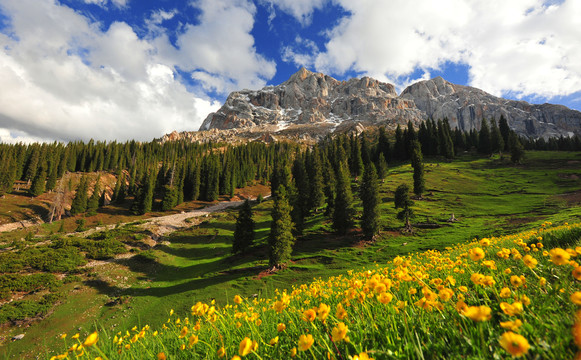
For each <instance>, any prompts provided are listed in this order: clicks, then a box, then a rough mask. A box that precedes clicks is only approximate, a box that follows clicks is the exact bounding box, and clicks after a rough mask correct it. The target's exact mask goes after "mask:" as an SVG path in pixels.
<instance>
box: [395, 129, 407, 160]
mask: <svg viewBox="0 0 581 360" xmlns="http://www.w3.org/2000/svg"><path fill="white" fill-rule="evenodd" d="M393 152H394V154H393V157H394V158H395V159H397V160H404V159H407V157H408V154H407V147H406V144H405V138H404V133H403V130H402V129H401V127H400V126H399V124H398V125H397V128H396V129H395V144H394V146H393Z"/></svg>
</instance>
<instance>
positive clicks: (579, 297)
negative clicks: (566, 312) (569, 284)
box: [571, 291, 581, 305]
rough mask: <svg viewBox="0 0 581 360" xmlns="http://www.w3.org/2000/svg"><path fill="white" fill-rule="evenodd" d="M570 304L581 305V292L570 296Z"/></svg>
mask: <svg viewBox="0 0 581 360" xmlns="http://www.w3.org/2000/svg"><path fill="white" fill-rule="evenodd" d="M571 302H572V303H573V304H575V305H581V291H575V292H574V293H573V294H571Z"/></svg>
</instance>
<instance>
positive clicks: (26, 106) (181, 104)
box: [0, 0, 581, 142]
mask: <svg viewBox="0 0 581 360" xmlns="http://www.w3.org/2000/svg"><path fill="white" fill-rule="evenodd" d="M580 18H581V1H579V0H560V1H559V0H552V1H543V0H511V1H506V0H488V1H478V0H439V1H433V0H389V1H381V0H375V1H374V0H367V1H352V0H256V1H249V0H192V1H176V0H159V1H145V0H61V1H56V0H0V79H1V80H2V86H0V141H3V142H8V141H10V142H14V141H21V140H22V141H32V140H45V141H46V140H62V141H68V140H77V139H82V140H88V139H90V138H94V139H99V140H121V141H123V140H127V139H137V140H145V141H148V140H151V139H152V138H155V137H160V136H161V135H163V134H164V133H168V132H171V131H173V130H178V131H183V130H197V129H198V127H199V125H200V124H201V122H202V121H203V120H204V118H205V117H206V116H207V115H208V113H209V112H211V111H215V110H216V109H217V108H219V106H220V105H221V104H222V103H223V101H224V100H225V99H226V97H227V95H228V94H229V93H230V92H231V91H235V90H239V89H243V88H251V89H259V88H261V87H263V86H265V85H276V84H279V83H281V82H283V81H285V80H287V79H288V78H289V77H290V76H291V75H292V74H293V73H294V72H296V71H297V70H298V69H299V68H300V67H302V66H304V67H306V68H308V69H310V70H312V71H319V72H323V73H326V74H328V75H331V76H333V77H335V78H337V79H339V80H343V79H348V78H351V77H360V76H371V77H374V78H377V79H379V80H381V81H385V82H389V83H392V84H394V85H395V86H396V88H397V90H398V91H399V92H401V91H402V90H403V89H404V88H405V87H406V86H407V85H409V84H411V83H413V82H416V81H419V80H424V79H430V78H433V77H436V76H442V77H444V78H445V79H446V80H448V81H450V82H453V83H457V84H462V85H470V86H475V87H478V88H480V89H483V90H485V91H487V92H489V93H491V94H494V95H497V96H503V97H507V98H511V99H521V100H526V101H529V102H531V103H543V102H551V103H556V104H563V105H566V106H568V107H571V108H573V109H577V110H581V61H579V59H581V26H579V19H580Z"/></svg>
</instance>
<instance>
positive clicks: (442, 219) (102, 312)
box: [1, 152, 581, 358]
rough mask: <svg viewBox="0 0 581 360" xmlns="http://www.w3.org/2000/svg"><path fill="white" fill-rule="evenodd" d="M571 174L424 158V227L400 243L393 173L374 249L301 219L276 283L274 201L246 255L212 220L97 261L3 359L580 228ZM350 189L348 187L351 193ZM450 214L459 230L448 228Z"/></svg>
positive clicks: (221, 219)
mask: <svg viewBox="0 0 581 360" xmlns="http://www.w3.org/2000/svg"><path fill="white" fill-rule="evenodd" d="M580 164H581V154H579V153H551V152H533V153H527V160H526V161H525V163H524V165H520V166H513V165H510V164H509V163H508V162H505V161H501V160H500V159H478V158H470V157H464V158H460V159H457V160H454V161H452V162H430V161H429V160H428V162H427V163H426V188H427V191H426V194H425V196H424V199H423V200H416V205H415V207H414V210H415V212H416V214H417V217H416V218H415V219H414V220H413V221H412V223H415V224H418V223H420V224H419V225H421V226H422V227H419V226H416V231H415V233H414V234H413V235H405V236H404V235H401V234H400V233H399V228H400V227H401V225H402V224H401V222H400V221H398V220H396V218H395V209H394V208H393V191H394V190H395V188H396V187H397V186H398V185H399V184H401V183H404V182H405V183H408V184H410V183H411V182H412V180H411V178H412V170H411V168H410V166H409V165H400V166H394V167H391V168H390V172H389V175H388V177H387V178H386V180H385V182H384V183H382V184H381V191H380V193H381V198H382V200H383V202H382V204H381V214H382V219H381V221H382V229H383V231H382V234H381V236H380V237H379V239H378V240H377V241H376V242H374V243H367V242H364V241H362V238H361V236H360V233H359V232H358V231H356V230H354V231H352V232H351V233H350V234H348V235H347V236H344V237H337V236H336V235H334V234H333V233H332V232H331V226H330V223H329V221H328V220H327V219H326V217H324V216H323V215H322V214H315V215H313V216H312V217H310V218H309V219H308V221H307V224H306V231H305V236H303V237H302V238H300V239H298V241H297V243H296V244H295V248H294V252H293V261H292V263H291V264H290V265H289V267H288V269H286V270H284V271H279V272H276V273H274V274H271V273H269V272H268V271H267V270H268V268H267V264H268V260H267V257H266V247H265V243H266V237H267V236H268V232H269V226H270V209H271V206H272V203H271V201H265V202H263V203H262V204H258V205H256V206H255V207H254V211H255V220H256V223H257V240H256V244H255V246H254V248H253V249H252V250H251V251H250V252H249V254H248V255H246V256H232V255H231V254H230V248H231V239H232V234H233V230H234V223H235V217H236V212H235V211H228V212H224V213H221V214H215V215H212V216H210V217H208V218H207V220H206V221H205V222H204V223H202V224H201V225H199V226H195V227H192V228H190V229H187V230H183V231H180V232H176V233H173V234H171V235H170V236H169V237H168V238H167V239H164V241H163V242H161V243H160V244H158V245H157V246H155V247H154V248H152V249H150V250H141V251H139V250H137V251H135V253H136V254H137V253H138V255H137V256H133V257H124V258H119V259H116V260H114V261H103V262H96V263H93V264H91V265H93V266H91V267H85V268H83V269H84V270H82V271H78V274H77V276H78V279H72V281H71V282H68V283H66V284H63V285H62V286H61V287H60V288H59V290H58V291H57V292H58V293H59V294H63V295H65V296H63V297H62V299H61V300H59V305H57V306H55V307H54V308H52V309H51V311H50V312H49V314H48V315H47V316H46V317H45V318H44V319H43V320H42V321H37V322H32V323H25V324H26V325H24V326H27V325H30V327H28V328H26V329H25V330H24V329H22V328H18V327H17V326H16V327H14V326H13V327H10V328H6V327H5V328H4V329H3V330H2V334H3V336H5V337H9V336H12V335H15V334H19V333H25V334H26V335H25V337H24V339H23V340H20V341H16V342H6V341H5V342H4V343H3V345H2V347H3V351H2V353H3V354H5V355H4V356H5V357H6V358H23V357H24V358H26V357H32V356H33V354H38V353H43V354H50V355H52V354H54V353H55V351H57V349H58V351H61V350H62V345H61V340H60V339H59V335H60V334H62V333H69V334H71V333H74V332H80V333H81V335H82V336H84V335H87V334H88V333H89V332H91V331H92V330H93V329H95V328H97V327H98V328H103V329H106V330H107V331H111V332H116V331H123V332H124V331H125V330H127V329H130V328H132V327H133V326H138V327H139V328H141V327H142V326H144V325H146V324H148V325H152V326H153V325H160V324H161V323H163V322H165V321H166V320H167V314H168V312H169V311H170V309H174V310H175V311H176V313H179V314H187V313H188V311H189V309H190V308H191V306H192V305H193V304H195V303H196V302H198V301H202V302H205V303H210V302H211V301H212V299H215V301H216V304H217V305H219V306H224V305H226V304H227V303H228V302H230V303H231V302H232V300H231V299H232V297H233V296H234V295H236V294H239V295H242V296H244V297H249V298H252V297H253V296H254V295H255V294H257V295H258V296H259V297H261V298H262V297H273V296H275V295H276V291H275V289H289V288H290V287H291V286H293V285H296V286H300V284H303V283H306V282H308V281H310V280H312V279H313V278H315V277H317V278H318V277H320V278H323V279H325V278H328V277H329V276H336V275H340V274H346V273H347V271H348V270H361V269H365V268H370V267H373V266H374V263H375V262H377V263H379V264H384V263H386V262H387V261H390V260H392V259H393V258H395V257H396V256H403V255H407V254H410V253H415V252H418V251H425V250H430V249H435V250H440V251H443V250H445V249H446V247H451V246H454V245H456V244H458V243H463V242H467V241H471V240H472V239H474V238H477V239H479V238H482V237H491V236H501V235H506V234H510V233H514V232H517V231H524V230H527V229H531V228H535V227H538V226H540V225H541V224H542V223H543V222H544V221H551V222H553V223H562V222H565V221H568V222H569V223H574V222H579V221H581V208H580V207H579V204H580V200H581V182H580V180H579V178H580V177H581V170H579V169H580V168H581V166H580ZM353 186H354V188H355V189H356V187H357V184H356V183H354V184H353ZM358 210H361V209H360V208H359V209H358ZM452 213H453V214H454V215H455V217H456V218H457V219H458V222H455V223H448V222H447V221H446V220H447V219H448V218H449V217H450V216H451V214H452ZM422 224H423V225H422ZM45 226H46V225H45ZM42 231H46V230H42ZM47 232H48V231H47ZM1 236H4V234H2V235H1ZM6 236H10V237H12V236H14V235H6ZM42 240H44V238H37V239H32V240H30V241H42ZM130 255H133V254H130ZM78 329H80V330H78ZM229 354H230V353H229ZM230 356H231V355H230Z"/></svg>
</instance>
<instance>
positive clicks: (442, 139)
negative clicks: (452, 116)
mask: <svg viewBox="0 0 581 360" xmlns="http://www.w3.org/2000/svg"><path fill="white" fill-rule="evenodd" d="M438 144H439V146H440V151H439V153H440V155H442V156H444V157H445V158H446V159H452V158H453V157H454V142H453V141H452V135H451V134H450V124H449V123H448V119H444V121H442V120H438Z"/></svg>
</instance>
